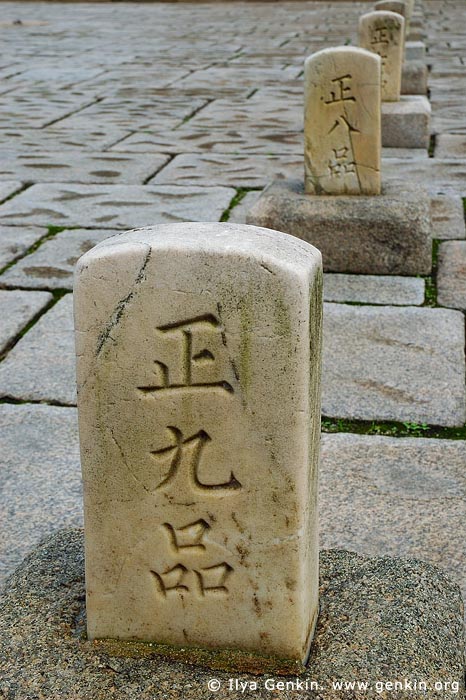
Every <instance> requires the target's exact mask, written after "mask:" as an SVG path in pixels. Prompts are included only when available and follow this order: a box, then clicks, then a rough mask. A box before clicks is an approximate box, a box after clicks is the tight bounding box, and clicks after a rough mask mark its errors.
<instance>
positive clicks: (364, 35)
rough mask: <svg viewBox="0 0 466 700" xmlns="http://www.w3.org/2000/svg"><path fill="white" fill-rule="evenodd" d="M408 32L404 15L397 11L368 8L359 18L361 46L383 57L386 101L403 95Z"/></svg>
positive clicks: (383, 87)
mask: <svg viewBox="0 0 466 700" xmlns="http://www.w3.org/2000/svg"><path fill="white" fill-rule="evenodd" d="M378 9H379V8H377V10H378ZM404 33H405V21H404V17H403V16H402V15H400V14H397V13H396V12H387V11H376V12H368V13H366V14H365V15H362V17H361V18H360V20H359V46H360V47H361V48H363V49H366V50H367V51H372V52H373V53H376V54H377V55H378V56H380V59H381V65H382V77H381V93H382V100H383V101H387V102H397V101H398V100H399V99H400V92H401V68H402V65H403V48H404Z"/></svg>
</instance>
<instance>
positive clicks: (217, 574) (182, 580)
mask: <svg viewBox="0 0 466 700" xmlns="http://www.w3.org/2000/svg"><path fill="white" fill-rule="evenodd" d="M162 528H163V529H165V531H166V532H167V534H168V537H169V543H170V546H171V547H172V548H173V553H174V555H175V556H176V555H177V554H180V553H182V550H189V552H190V553H192V552H198V553H200V554H201V555H202V554H204V553H205V552H206V550H207V546H206V545H205V544H204V543H203V542H202V539H203V537H204V535H205V534H206V532H207V531H208V530H210V525H209V524H208V523H207V522H206V521H205V520H203V519H202V518H201V519H200V520H196V521H195V522H193V523H189V524H188V525H185V526H183V527H178V528H177V527H174V526H173V525H171V524H170V523H164V524H163V525H162ZM181 542H184V544H181ZM232 571H233V567H232V566H231V565H230V564H228V563H227V562H226V561H223V562H220V563H216V564H213V565H211V566H204V567H202V566H200V567H199V566H196V567H195V568H192V569H189V568H188V567H186V566H185V565H184V564H181V563H180V562H178V563H177V564H176V565H175V566H169V567H167V568H166V569H165V570H164V571H163V572H159V571H155V570H154V569H151V573H152V575H153V576H154V578H155V582H156V585H157V591H158V592H159V593H160V594H161V595H162V596H163V597H164V598H166V597H167V594H169V593H172V592H178V593H180V592H181V593H190V592H192V591H193V589H195V590H197V592H198V594H199V595H200V596H201V597H204V596H206V595H209V594H217V593H228V588H227V587H226V585H225V583H226V581H227V578H228V577H229V575H230V574H231V572H232Z"/></svg>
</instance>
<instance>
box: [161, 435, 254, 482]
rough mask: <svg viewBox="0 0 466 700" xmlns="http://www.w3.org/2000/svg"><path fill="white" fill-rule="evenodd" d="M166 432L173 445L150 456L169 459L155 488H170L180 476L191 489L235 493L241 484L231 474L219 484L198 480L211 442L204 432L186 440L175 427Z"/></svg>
mask: <svg viewBox="0 0 466 700" xmlns="http://www.w3.org/2000/svg"><path fill="white" fill-rule="evenodd" d="M167 430H168V431H169V432H170V434H171V436H172V438H173V443H172V444H171V445H168V446H167V447H162V448H161V449H159V450H153V451H151V455H152V456H153V457H154V458H155V459H157V460H160V458H162V459H163V458H164V457H166V456H168V457H169V469H168V472H167V475H166V477H165V478H164V479H163V480H162V481H161V482H160V484H159V485H158V486H157V488H158V489H166V488H168V487H169V486H172V485H173V482H174V481H175V479H176V478H177V475H181V476H182V477H183V478H184V479H185V480H187V481H188V483H189V484H190V485H191V487H194V488H197V489H200V490H202V491H205V492H209V491H220V490H225V491H236V490H237V489H240V488H241V484H240V482H239V481H238V479H237V478H236V477H235V475H234V474H233V472H231V475H230V479H229V480H228V481H226V482H224V483H221V484H208V483H204V482H202V481H201V480H200V478H199V474H198V471H199V466H200V463H201V458H202V454H203V451H204V448H205V447H206V445H207V444H208V443H209V442H211V437H210V435H208V433H206V431H205V430H200V431H199V432H197V433H195V434H194V435H190V436H189V437H187V438H183V433H182V432H181V430H179V429H178V428H176V427H175V426H172V425H169V426H167Z"/></svg>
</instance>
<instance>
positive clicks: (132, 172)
mask: <svg viewBox="0 0 466 700" xmlns="http://www.w3.org/2000/svg"><path fill="white" fill-rule="evenodd" d="M168 160H169V156H167V155H162V154H157V155H156V154H153V155H145V154H144V155H140V156H138V157H137V158H135V157H134V156H132V155H130V154H124V153H97V154H96V153H92V154H91V153H74V152H72V151H65V152H64V153H63V154H62V155H61V154H59V153H55V152H52V153H17V152H15V151H7V150H5V151H1V152H0V178H3V179H6V178H13V177H15V178H18V179H20V180H22V181H24V182H82V183H86V184H92V183H96V184H112V183H115V184H129V185H135V184H141V185H142V184H143V183H144V182H146V180H147V179H148V178H149V177H151V176H154V175H155V174H156V173H157V172H158V171H159V170H160V169H161V168H163V166H164V165H165V164H166V163H167V162H168Z"/></svg>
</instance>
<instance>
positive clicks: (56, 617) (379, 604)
mask: <svg viewBox="0 0 466 700" xmlns="http://www.w3.org/2000/svg"><path fill="white" fill-rule="evenodd" d="M338 492H341V489H340V488H338ZM320 561H321V580H320V584H321V588H320V590H321V609H320V617H319V623H318V628H317V632H316V638H315V643H314V645H313V647H312V650H311V658H310V661H309V666H308V669H307V670H306V672H305V673H304V674H303V675H302V676H297V675H296V674H295V675H294V676H291V677H285V678H281V677H280V676H279V675H277V674H276V673H274V672H273V670H272V672H269V673H268V674H263V675H254V676H253V675H248V674H245V673H241V672H236V673H235V672H233V673H232V672H231V671H224V670H223V671H222V670H215V671H213V670H209V669H208V668H206V667H205V665H206V663H207V664H208V663H209V661H208V660H207V661H205V660H204V661H200V664H201V665H199V662H198V663H197V664H196V657H194V660H193V659H191V664H186V663H182V662H180V661H179V658H180V656H181V657H182V655H183V653H182V652H179V651H178V652H177V653H175V652H173V651H171V652H170V650H165V656H163V655H160V652H159V653H157V650H156V649H150V648H149V649H147V650H146V651H145V653H144V652H143V653H142V655H141V653H140V655H139V658H133V659H131V658H124V657H123V656H122V652H121V651H120V650H118V649H113V650H112V649H108V647H105V646H102V645H95V644H92V643H90V642H88V641H86V640H85V639H83V638H82V636H81V633H82V624H83V619H84V617H85V610H84V548H83V537H82V533H81V532H80V531H79V530H69V531H61V532H59V533H57V534H56V535H55V536H54V537H52V538H49V539H48V540H46V541H45V542H44V543H43V544H42V545H41V546H40V547H39V548H38V549H37V550H36V551H35V552H34V553H33V554H32V555H31V556H29V557H28V558H27V559H26V561H25V562H24V563H23V564H22V565H21V567H20V568H19V569H18V571H17V572H16V573H15V574H14V576H13V577H12V578H11V579H10V580H9V582H8V585H7V589H6V591H5V593H4V595H3V596H2V598H1V601H0V605H1V615H0V662H1V664H2V690H3V692H4V694H5V698H6V700H29V698H30V697H31V695H32V694H33V693H34V694H38V693H40V694H41V696H42V698H43V699H44V700H55V699H56V698H60V700H75V698H77V697H80V698H87V697H89V698H91V697H92V698H93V699H94V700H105V699H106V698H108V697H109V695H111V696H112V697H113V698H115V700H153V698H154V692H156V693H160V694H163V696H164V697H165V698H170V699H171V698H173V700H175V698H178V697H179V696H180V691H182V694H183V698H185V699H186V700H208V698H211V697H212V691H211V690H210V689H209V686H208V682H209V680H211V679H212V678H215V679H217V680H218V681H219V686H218V687H219V690H218V691H217V692H215V696H216V697H218V698H220V699H221V700H226V699H227V698H231V697H240V695H241V697H246V698H249V699H251V700H252V698H253V697H254V698H259V699H261V700H265V699H266V698H270V697H271V694H272V695H277V697H278V696H279V697H280V698H283V700H302V698H303V692H304V694H305V695H306V696H307V695H308V694H309V693H311V694H312V697H314V698H316V700H341V698H342V697H343V695H342V691H341V690H337V689H335V687H334V686H333V683H334V681H337V682H344V681H353V680H355V679H357V680H361V681H363V682H367V683H368V687H369V688H370V690H369V691H368V690H365V691H362V692H361V694H359V693H358V695H356V694H354V693H353V692H352V693H351V697H355V698H356V697H361V698H362V697H369V698H376V697H377V698H379V697H380V698H382V699H383V700H390V699H391V698H393V697H397V696H398V697H400V698H401V697H402V695H406V693H409V697H410V698H413V699H414V700H421V698H422V699H425V698H427V699H428V700H433V699H434V698H438V697H439V695H440V694H441V693H440V694H439V691H438V690H435V687H434V683H435V681H437V682H439V683H442V684H443V683H449V684H450V688H451V687H452V686H451V684H453V690H452V691H451V692H452V693H454V695H453V696H455V695H456V693H457V696H458V697H461V694H462V693H463V692H464V680H463V677H464V629H463V622H462V613H463V604H462V601H461V596H460V592H459V589H458V587H457V586H456V585H455V584H453V583H452V582H451V581H450V579H449V578H448V577H447V576H446V575H445V574H444V573H443V572H442V571H441V570H440V569H437V568H436V567H434V566H432V565H430V564H426V563H424V562H420V561H416V560H414V559H401V560H400V559H391V558H389V557H378V558H368V557H362V556H358V555H357V554H354V553H350V552H344V551H332V550H329V551H322V552H321V556H320ZM170 653H171V654H172V659H173V660H171V659H170ZM167 655H168V656H167ZM188 658H189V657H188ZM211 663H212V662H211ZM230 663H231V662H230ZM221 667H222V666H221V662H220V668H221ZM216 668H217V669H218V668H219V666H218V662H217V667H216ZM256 673H257V671H256ZM232 676H233V678H238V681H242V682H243V683H246V684H248V683H253V682H255V683H256V684H257V685H256V686H252V687H251V686H249V685H245V686H244V687H245V689H246V690H245V692H244V693H243V692H241V691H240V690H236V691H235V690H232V689H230V686H229V683H230V680H229V679H230V678H232ZM267 679H269V680H268V683H269V684H270V683H275V684H276V683H278V682H280V681H282V682H285V683H286V682H287V681H288V682H293V683H294V686H293V685H291V686H290V685H288V686H285V685H284V686H282V687H278V688H277V686H275V692H274V691H273V687H274V686H271V687H270V685H269V687H267V686H266V681H267ZM404 679H407V680H408V681H409V680H410V679H411V680H413V679H419V680H421V679H422V680H424V682H426V683H428V689H427V691H424V690H423V689H422V687H421V688H420V689H419V688H415V689H414V690H409V686H408V690H407V691H404V692H403V691H401V693H398V692H397V693H396V694H394V692H393V686H391V687H390V686H386V687H385V684H386V683H390V682H391V683H393V681H394V680H403V681H404ZM298 680H301V681H306V680H307V682H308V684H309V685H308V686H307V688H306V686H305V685H304V686H301V687H299V685H296V682H297V681H298ZM312 682H314V684H315V685H313V686H312V685H311V683H312ZM376 684H377V685H376ZM379 684H381V685H379ZM233 687H234V686H233ZM316 687H317V688H318V690H315V688H316ZM313 689H314V690H313ZM445 692H446V691H445ZM449 693H450V691H449ZM449 693H448V694H449ZM445 696H446V695H445ZM348 697H349V696H348Z"/></svg>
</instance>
